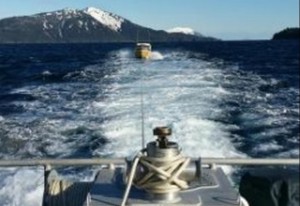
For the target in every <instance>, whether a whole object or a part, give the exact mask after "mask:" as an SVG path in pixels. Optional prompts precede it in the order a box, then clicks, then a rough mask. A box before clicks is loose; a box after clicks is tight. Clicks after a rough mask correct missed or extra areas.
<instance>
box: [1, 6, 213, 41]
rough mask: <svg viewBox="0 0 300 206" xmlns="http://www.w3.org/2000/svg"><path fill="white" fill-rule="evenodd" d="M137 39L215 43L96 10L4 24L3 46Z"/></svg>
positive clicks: (9, 20) (42, 15)
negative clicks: (142, 24)
mask: <svg viewBox="0 0 300 206" xmlns="http://www.w3.org/2000/svg"><path fill="white" fill-rule="evenodd" d="M137 34H138V35H137ZM137 36H138V38H139V39H138V40H139V41H151V42H164V41H200V40H211V39H212V38H204V37H199V36H197V35H193V34H192V33H182V32H181V33H178V32H175V33H174V32H173V33H168V32H166V31H160V30H153V29H151V28H146V27H143V26H140V25H137V24H134V23H132V22H131V21H129V20H127V19H125V18H122V17H120V16H118V15H116V14H113V13H110V12H107V11H103V10H101V9H97V8H93V7H89V8H86V9H83V10H77V9H69V8H67V9H63V10H59V11H53V12H46V13H40V14H35V15H31V16H20V17H11V18H5V19H2V20H0V43H69V42H135V41H137Z"/></svg>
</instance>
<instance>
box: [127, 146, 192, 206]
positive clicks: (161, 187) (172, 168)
mask: <svg viewBox="0 0 300 206" xmlns="http://www.w3.org/2000/svg"><path fill="white" fill-rule="evenodd" d="M144 151H145V150H142V151H141V152H140V153H139V154H138V155H137V156H136V157H135V159H134V161H133V165H132V167H131V171H130V174H129V176H128V182H127V186H126V190H125V193H124V195H123V199H122V203H121V206H125V205H126V202H127V199H128V196H129V192H130V189H131V187H132V184H134V185H135V186H136V187H138V188H141V189H144V190H146V191H148V192H151V193H160V194H162V193H169V192H177V191H180V190H182V189H186V188H188V184H187V182H186V181H184V180H181V179H180V178H179V175H180V174H181V173H182V172H183V170H184V169H185V168H186V167H187V165H188V164H189V162H190V158H186V157H183V156H182V155H181V154H178V155H177V156H175V157H161V158H155V157H148V156H146V155H145V154H143V152H144ZM138 166H141V167H143V168H142V169H141V170H137V168H138ZM137 172H138V173H139V174H138V175H137ZM136 176H141V178H140V179H139V180H136V179H137V178H136V179H134V178H135V177H136Z"/></svg>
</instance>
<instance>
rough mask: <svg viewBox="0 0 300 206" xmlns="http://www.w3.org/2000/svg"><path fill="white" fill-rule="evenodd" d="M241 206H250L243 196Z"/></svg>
mask: <svg viewBox="0 0 300 206" xmlns="http://www.w3.org/2000/svg"><path fill="white" fill-rule="evenodd" d="M240 206H249V203H248V202H247V200H246V199H245V198H244V197H243V196H242V195H240Z"/></svg>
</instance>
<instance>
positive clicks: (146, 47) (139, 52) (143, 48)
mask: <svg viewBox="0 0 300 206" xmlns="http://www.w3.org/2000/svg"><path fill="white" fill-rule="evenodd" d="M150 56H151V44H149V43H137V44H136V48H135V57H136V58H140V59H149V58H150Z"/></svg>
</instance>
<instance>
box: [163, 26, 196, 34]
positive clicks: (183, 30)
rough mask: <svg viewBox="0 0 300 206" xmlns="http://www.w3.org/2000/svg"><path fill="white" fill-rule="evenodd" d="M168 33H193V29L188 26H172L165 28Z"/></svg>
mask: <svg viewBox="0 0 300 206" xmlns="http://www.w3.org/2000/svg"><path fill="white" fill-rule="evenodd" d="M167 32H168V33H183V34H190V35H194V34H195V31H194V30H193V29H191V28H189V27H174V28H172V29H168V30H167Z"/></svg>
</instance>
